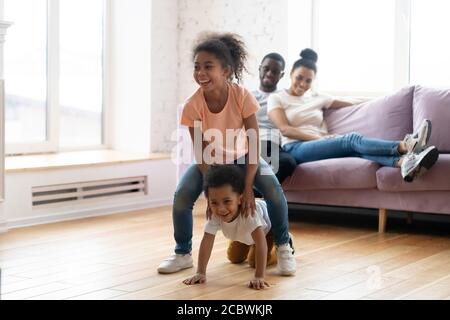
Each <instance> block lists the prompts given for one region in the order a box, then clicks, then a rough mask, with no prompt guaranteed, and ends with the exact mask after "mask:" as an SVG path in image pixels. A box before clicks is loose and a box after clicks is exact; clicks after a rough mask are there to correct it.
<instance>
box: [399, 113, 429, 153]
mask: <svg viewBox="0 0 450 320" xmlns="http://www.w3.org/2000/svg"><path fill="white" fill-rule="evenodd" d="M430 136H431V121H430V120H428V119H424V120H423V121H422V123H421V124H420V126H419V128H418V129H417V130H416V132H414V133H413V134H407V135H406V136H405V138H404V139H403V142H404V143H405V144H406V149H407V150H408V151H407V153H420V152H422V151H423V150H425V148H426V147H427V143H428V140H430Z"/></svg>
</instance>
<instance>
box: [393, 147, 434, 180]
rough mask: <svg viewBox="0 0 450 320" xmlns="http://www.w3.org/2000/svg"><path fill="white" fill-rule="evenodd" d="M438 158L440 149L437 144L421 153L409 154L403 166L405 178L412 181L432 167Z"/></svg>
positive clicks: (402, 170) (402, 171)
mask: <svg viewBox="0 0 450 320" xmlns="http://www.w3.org/2000/svg"><path fill="white" fill-rule="evenodd" d="M438 158H439V151H438V149H437V148H436V147H435V146H431V147H428V148H426V149H425V150H423V151H422V152H421V153H419V154H415V153H410V154H407V155H406V156H405V158H404V159H403V162H402V166H401V173H402V177H403V179H404V180H405V181H406V182H412V181H413V180H414V178H416V177H418V176H419V175H422V174H423V173H424V172H425V171H426V170H428V169H430V168H431V167H432V166H433V165H434V164H435V163H436V161H437V159H438Z"/></svg>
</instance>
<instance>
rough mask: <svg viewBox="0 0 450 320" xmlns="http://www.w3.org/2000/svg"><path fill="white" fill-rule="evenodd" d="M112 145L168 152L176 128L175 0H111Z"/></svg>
mask: <svg viewBox="0 0 450 320" xmlns="http://www.w3.org/2000/svg"><path fill="white" fill-rule="evenodd" d="M110 10H111V23H110V28H111V29H110V31H111V39H110V44H111V51H110V55H111V59H110V61H109V64H110V70H111V73H110V76H111V84H110V88H109V92H110V95H109V97H108V98H109V100H108V101H109V103H110V105H111V109H112V110H111V122H112V126H111V128H113V130H111V131H110V135H111V143H110V144H111V146H112V147H113V148H114V149H117V150H124V151H134V152H161V151H170V150H171V148H172V147H173V145H174V142H171V141H170V139H171V134H172V132H173V131H174V130H175V128H176V106H177V103H178V101H177V91H178V88H177V79H178V76H177V75H178V65H177V63H178V52H177V38H178V33H177V24H178V1H177V0H152V1H149V0H111V1H110Z"/></svg>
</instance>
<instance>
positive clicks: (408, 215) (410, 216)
mask: <svg viewBox="0 0 450 320" xmlns="http://www.w3.org/2000/svg"><path fill="white" fill-rule="evenodd" d="M412 221H413V213H412V212H407V213H406V223H407V224H412Z"/></svg>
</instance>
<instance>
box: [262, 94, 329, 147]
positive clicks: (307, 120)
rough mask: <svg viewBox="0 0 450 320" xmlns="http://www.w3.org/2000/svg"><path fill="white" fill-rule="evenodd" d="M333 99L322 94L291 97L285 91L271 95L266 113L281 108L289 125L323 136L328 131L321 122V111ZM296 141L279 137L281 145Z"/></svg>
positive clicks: (327, 106) (322, 121) (323, 122)
mask: <svg viewBox="0 0 450 320" xmlns="http://www.w3.org/2000/svg"><path fill="white" fill-rule="evenodd" d="M333 101H334V99H333V98H332V97H330V96H327V95H323V94H305V95H303V96H301V97H299V96H293V95H290V94H289V93H288V91H287V90H282V91H279V92H277V93H274V94H271V95H270V96H269V99H268V101H267V113H270V112H271V111H272V110H274V109H277V108H281V109H283V110H284V112H285V113H286V118H287V120H288V121H289V124H290V125H291V126H293V127H296V128H299V129H301V131H302V132H305V133H309V134H317V135H320V136H324V135H327V134H328V130H327V127H326V124H325V121H324V120H323V110H324V109H327V108H329V107H330V106H331V104H332V103H333ZM295 141H297V140H295V139H291V138H287V137H285V136H282V137H281V145H282V146H284V145H286V144H288V143H291V142H295Z"/></svg>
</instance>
